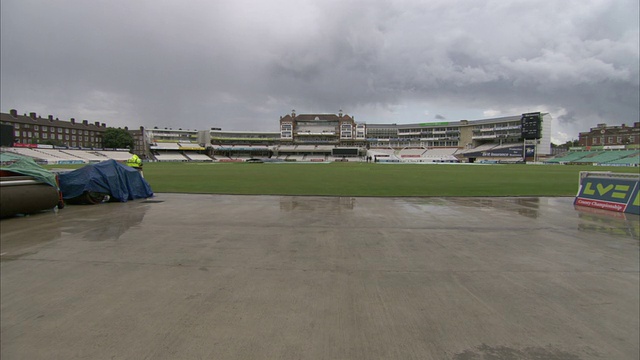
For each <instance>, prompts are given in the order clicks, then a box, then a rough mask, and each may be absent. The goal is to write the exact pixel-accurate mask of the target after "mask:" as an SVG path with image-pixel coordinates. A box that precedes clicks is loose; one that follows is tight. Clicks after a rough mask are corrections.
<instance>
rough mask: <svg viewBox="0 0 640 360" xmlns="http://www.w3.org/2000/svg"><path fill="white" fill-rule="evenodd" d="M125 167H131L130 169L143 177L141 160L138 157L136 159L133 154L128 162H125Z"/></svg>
mask: <svg viewBox="0 0 640 360" xmlns="http://www.w3.org/2000/svg"><path fill="white" fill-rule="evenodd" d="M127 166H131V167H132V168H134V169H136V170H138V171H139V172H140V175H141V176H142V177H144V175H143V174H142V160H141V159H140V157H138V155H136V154H133V156H131V157H130V158H129V160H127Z"/></svg>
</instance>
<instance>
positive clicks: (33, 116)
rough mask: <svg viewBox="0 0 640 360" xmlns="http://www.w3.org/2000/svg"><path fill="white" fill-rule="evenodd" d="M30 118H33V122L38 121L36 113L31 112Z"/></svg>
mask: <svg viewBox="0 0 640 360" xmlns="http://www.w3.org/2000/svg"><path fill="white" fill-rule="evenodd" d="M29 117H30V118H32V119H33V120H35V119H36V113H34V112H30V113H29Z"/></svg>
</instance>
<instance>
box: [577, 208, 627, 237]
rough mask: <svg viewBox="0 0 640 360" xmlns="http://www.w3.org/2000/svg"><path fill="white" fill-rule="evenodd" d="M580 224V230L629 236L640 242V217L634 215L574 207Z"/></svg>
mask: <svg viewBox="0 0 640 360" xmlns="http://www.w3.org/2000/svg"><path fill="white" fill-rule="evenodd" d="M574 208H575V210H576V211H577V212H578V217H579V218H580V220H582V221H581V222H580V224H578V230H580V231H585V232H591V233H593V232H597V233H602V234H607V235H615V236H627V237H632V238H634V239H639V240H640V217H639V216H638V215H634V214H625V213H621V212H615V211H608V210H603V209H595V208H590V207H585V206H574Z"/></svg>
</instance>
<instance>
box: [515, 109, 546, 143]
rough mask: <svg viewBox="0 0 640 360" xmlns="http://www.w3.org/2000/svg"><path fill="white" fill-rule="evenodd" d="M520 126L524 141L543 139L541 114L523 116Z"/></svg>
mask: <svg viewBox="0 0 640 360" xmlns="http://www.w3.org/2000/svg"><path fill="white" fill-rule="evenodd" d="M520 125H521V128H522V138H523V139H525V140H532V139H540V138H541V137H542V131H541V128H542V119H541V115H540V113H539V112H535V113H526V114H522V118H521V119H520Z"/></svg>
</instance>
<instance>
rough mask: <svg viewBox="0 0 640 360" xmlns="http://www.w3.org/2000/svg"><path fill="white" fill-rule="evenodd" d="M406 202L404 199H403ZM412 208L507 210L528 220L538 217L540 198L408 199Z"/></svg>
mask: <svg viewBox="0 0 640 360" xmlns="http://www.w3.org/2000/svg"><path fill="white" fill-rule="evenodd" d="M403 200H404V199H403ZM405 201H406V202H407V203H408V204H411V206H413V207H416V208H420V209H421V210H423V211H434V212H440V213H443V212H450V211H451V209H453V208H454V207H455V206H462V207H465V208H477V209H485V210H486V209H491V210H505V211H508V212H514V213H517V214H518V215H522V216H525V217H528V218H532V219H535V218H537V217H538V215H539V213H538V210H539V207H540V198H537V197H531V198H495V199H492V198H424V199H406V200H405ZM452 205H454V206H452Z"/></svg>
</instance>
